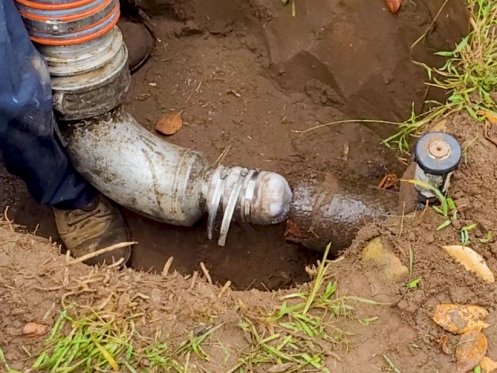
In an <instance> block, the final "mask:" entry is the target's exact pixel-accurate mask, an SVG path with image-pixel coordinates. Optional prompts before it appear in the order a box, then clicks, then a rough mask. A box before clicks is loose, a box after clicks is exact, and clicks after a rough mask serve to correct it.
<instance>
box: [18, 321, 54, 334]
mask: <svg viewBox="0 0 497 373" xmlns="http://www.w3.org/2000/svg"><path fill="white" fill-rule="evenodd" d="M46 332H48V326H46V325H43V324H38V323H36V322H28V323H27V324H26V325H24V327H23V328H22V334H24V335H26V336H28V337H34V336H38V335H43V334H45V333H46Z"/></svg>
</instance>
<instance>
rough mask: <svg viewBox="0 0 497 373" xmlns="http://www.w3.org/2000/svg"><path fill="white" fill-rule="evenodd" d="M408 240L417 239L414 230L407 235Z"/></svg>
mask: <svg viewBox="0 0 497 373" xmlns="http://www.w3.org/2000/svg"><path fill="white" fill-rule="evenodd" d="M407 240H408V241H411V242H414V241H416V234H415V233H414V232H410V233H409V234H408V235H407Z"/></svg>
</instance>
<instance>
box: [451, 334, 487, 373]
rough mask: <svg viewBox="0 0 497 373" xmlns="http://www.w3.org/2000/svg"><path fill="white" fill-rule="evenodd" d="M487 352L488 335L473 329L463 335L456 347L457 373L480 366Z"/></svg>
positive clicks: (464, 372)
mask: <svg viewBox="0 0 497 373" xmlns="http://www.w3.org/2000/svg"><path fill="white" fill-rule="evenodd" d="M486 353H487V337H485V335H484V334H483V333H482V332H479V331H476V330H471V331H469V332H467V333H465V334H463V335H462V336H461V339H460V340H459V345H458V347H457V349H456V359H457V363H456V367H457V373H467V372H469V371H471V370H473V369H474V368H476V367H477V366H478V364H479V363H480V361H481V360H482V359H483V357H484V356H485V354H486Z"/></svg>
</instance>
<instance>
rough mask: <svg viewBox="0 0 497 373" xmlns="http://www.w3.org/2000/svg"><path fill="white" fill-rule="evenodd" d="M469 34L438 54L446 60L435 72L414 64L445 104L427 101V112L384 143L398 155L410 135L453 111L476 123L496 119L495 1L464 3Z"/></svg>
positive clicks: (496, 43)
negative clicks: (444, 98)
mask: <svg viewBox="0 0 497 373" xmlns="http://www.w3.org/2000/svg"><path fill="white" fill-rule="evenodd" d="M467 3H468V7H469V10H470V12H469V13H470V25H471V31H470V33H469V34H468V35H467V36H466V37H465V38H464V39H463V40H462V41H461V42H460V43H459V44H458V45H457V46H456V47H455V49H454V50H452V51H447V52H438V53H436V54H437V55H439V56H442V57H445V58H447V60H446V62H445V64H444V65H443V66H442V67H441V68H439V69H437V68H433V67H429V66H427V65H426V64H423V63H419V62H415V63H416V64H418V65H420V66H422V67H423V68H425V69H426V71H427V73H428V78H429V83H428V85H429V86H430V87H431V88H435V89H441V90H443V91H445V92H447V95H448V98H447V101H446V102H445V103H439V102H432V101H429V102H427V104H428V105H429V110H428V111H426V112H425V113H422V114H420V115H417V114H416V113H415V112H414V109H413V110H412V114H411V117H410V118H409V119H408V120H407V121H405V122H404V123H402V124H401V125H400V128H399V131H398V132H397V133H396V134H394V135H392V136H391V137H389V138H387V139H386V140H385V141H384V142H385V143H386V144H388V145H395V146H397V147H398V148H399V150H401V151H402V152H407V151H408V150H409V140H410V137H411V136H412V135H416V134H419V133H420V132H422V131H423V130H424V129H425V128H426V126H428V125H429V124H431V123H433V122H436V121H438V120H440V119H442V118H443V117H446V116H448V115H450V114H452V113H456V112H467V113H468V114H469V115H470V116H471V117H473V118H474V119H476V120H483V119H485V118H487V119H489V118H493V119H495V118H497V104H496V102H495V101H494V99H493V98H492V96H491V94H492V92H493V91H495V90H496V89H497V58H496V57H497V35H496V34H497V27H496V25H497V2H496V1H494V0H467Z"/></svg>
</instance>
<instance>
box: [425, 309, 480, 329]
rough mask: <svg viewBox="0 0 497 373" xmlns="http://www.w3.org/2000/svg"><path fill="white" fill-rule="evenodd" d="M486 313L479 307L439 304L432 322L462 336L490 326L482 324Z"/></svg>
mask: <svg viewBox="0 0 497 373" xmlns="http://www.w3.org/2000/svg"><path fill="white" fill-rule="evenodd" d="M487 315H488V311H487V310H486V309H485V308H483V307H479V306H472V305H459V304H439V305H437V308H436V310H435V314H434V315H433V317H432V318H433V321H435V322H436V323H437V324H438V325H440V326H441V327H442V328H444V329H445V330H446V331H448V332H451V333H454V334H464V333H467V332H469V331H471V330H476V331H480V330H482V329H485V328H488V327H489V326H490V325H489V324H487V323H485V322H483V321H482V319H483V318H485V317H487Z"/></svg>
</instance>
